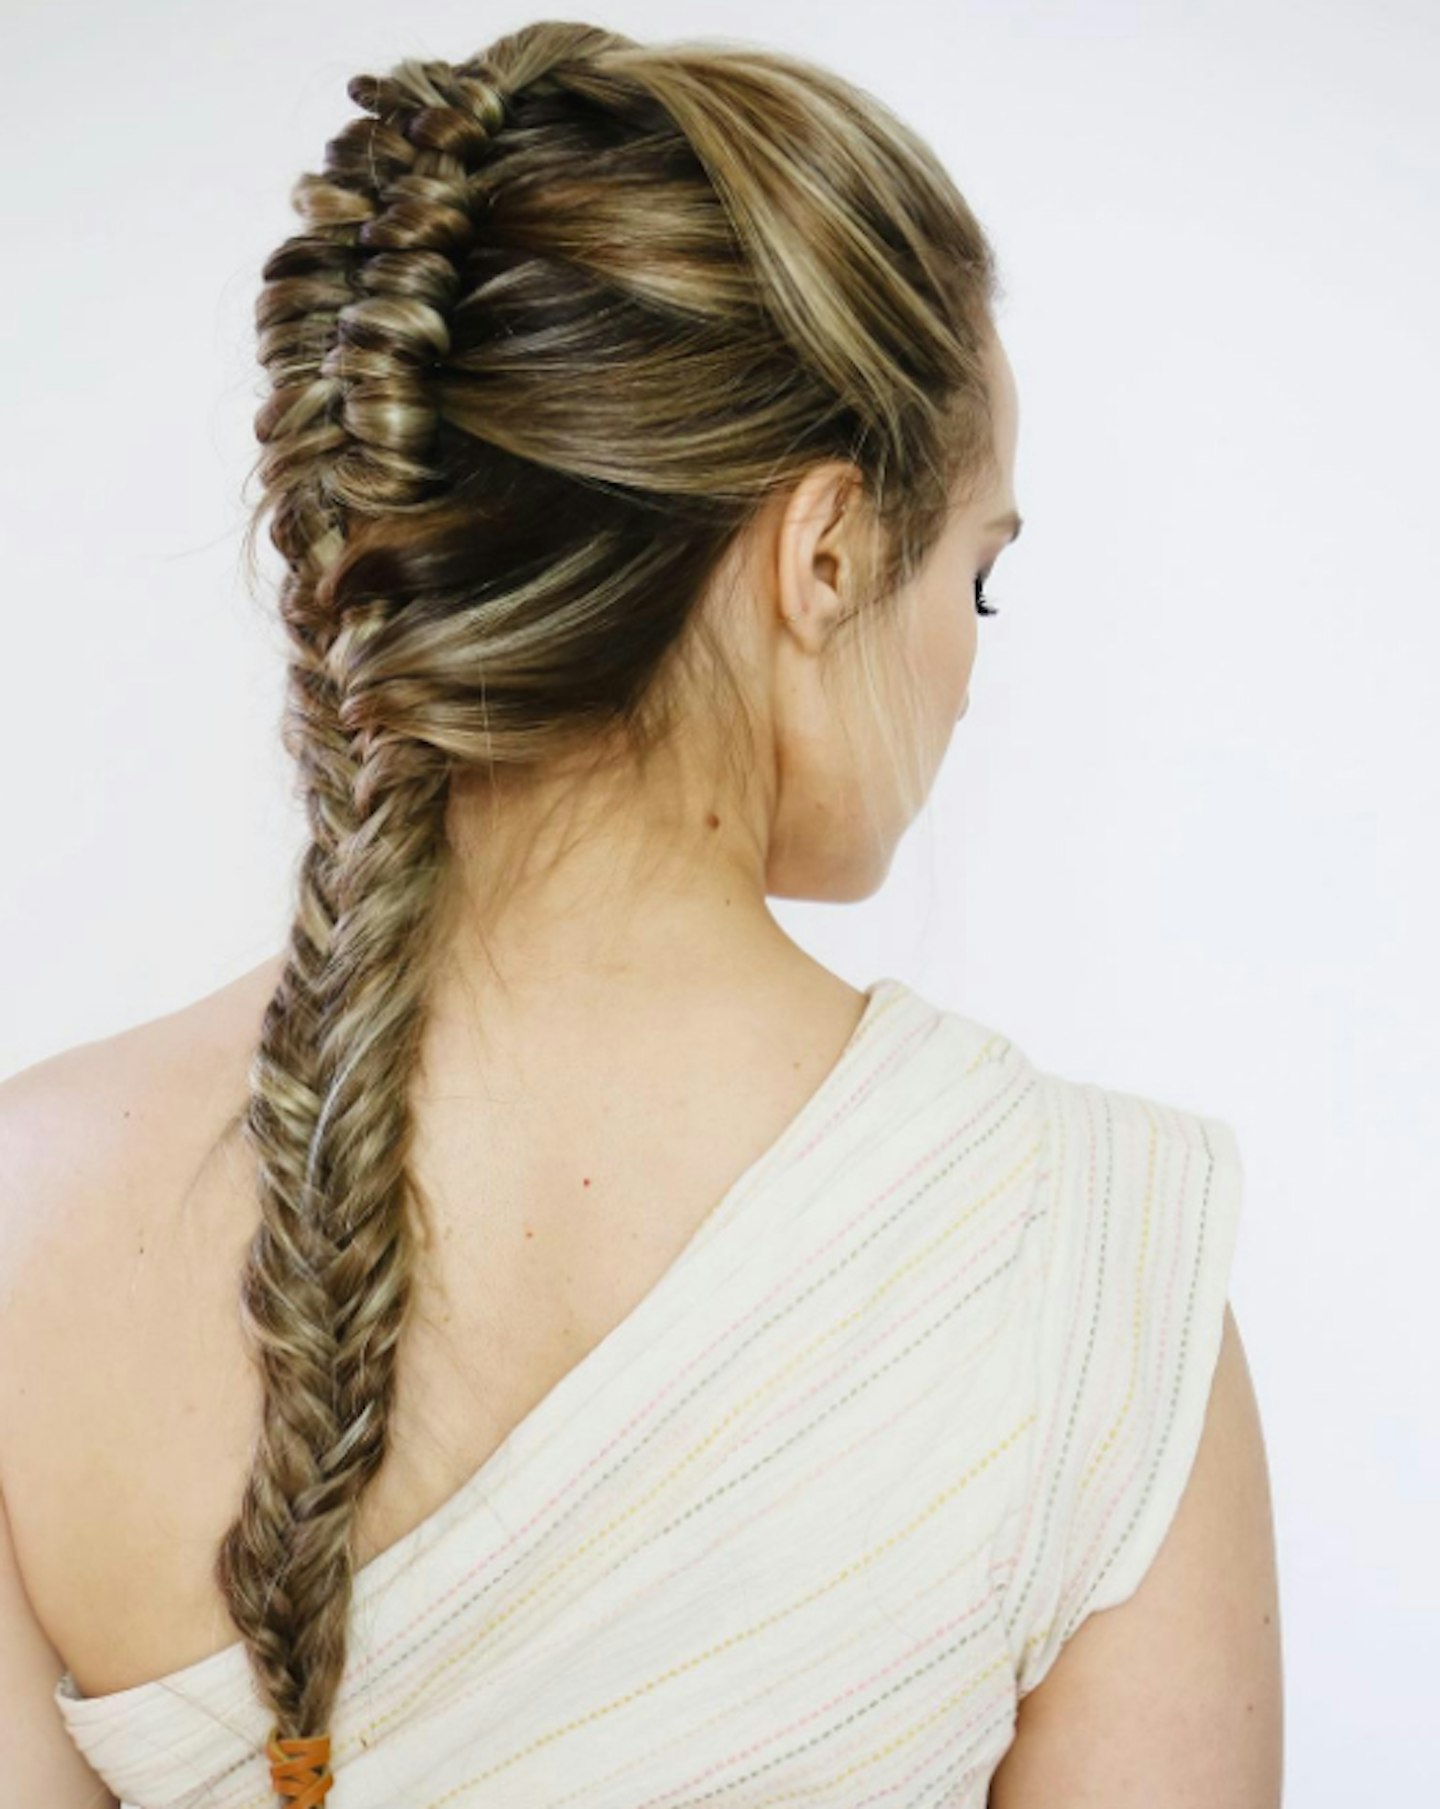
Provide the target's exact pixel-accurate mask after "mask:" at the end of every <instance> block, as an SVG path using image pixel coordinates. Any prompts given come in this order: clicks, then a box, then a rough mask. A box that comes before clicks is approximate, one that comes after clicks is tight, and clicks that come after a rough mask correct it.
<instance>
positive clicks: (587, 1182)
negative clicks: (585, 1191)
mask: <svg viewBox="0 0 1440 1809" xmlns="http://www.w3.org/2000/svg"><path fill="white" fill-rule="evenodd" d="M584 1184H585V1186H586V1187H588V1186H589V1185H590V1177H589V1175H586V1176H585V1177H584Z"/></svg>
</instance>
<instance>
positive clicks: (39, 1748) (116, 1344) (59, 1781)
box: [0, 957, 282, 1809]
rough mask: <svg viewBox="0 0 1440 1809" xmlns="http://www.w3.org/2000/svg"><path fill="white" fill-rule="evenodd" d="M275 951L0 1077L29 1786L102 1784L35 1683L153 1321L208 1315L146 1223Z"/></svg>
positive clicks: (231, 1092)
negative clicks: (171, 1003) (179, 1003)
mask: <svg viewBox="0 0 1440 1809" xmlns="http://www.w3.org/2000/svg"><path fill="white" fill-rule="evenodd" d="M281 959H282V958H280V957H277V958H275V959H274V960H273V961H270V962H266V963H264V964H263V965H261V966H260V967H257V968H253V969H251V970H250V972H249V973H247V974H244V975H242V976H241V977H240V978H239V979H238V980H236V981H233V982H231V983H230V984H229V985H228V986H226V987H223V988H221V989H220V990H219V991H217V992H215V993H212V994H210V995H208V996H207V997H205V998H202V999H199V1000H196V1001H195V1002H194V1003H193V1004H191V1005H187V1006H185V1007H183V1008H182V1009H181V1010H179V1011H175V1012H171V1013H167V1014H166V1015H165V1016H163V1017H159V1018H155V1019H153V1020H151V1021H149V1022H146V1023H143V1024H138V1025H135V1026H133V1027H132V1028H129V1029H126V1030H123V1031H121V1032H119V1033H117V1034H115V1035H111V1036H107V1037H103V1038H100V1039H98V1040H96V1041H94V1042H89V1043H83V1044H79V1045H77V1046H75V1047H73V1048H70V1049H66V1050H63V1051H62V1052H60V1053H59V1054H56V1055H52V1056H49V1057H46V1058H45V1059H44V1060H42V1061H39V1062H36V1063H33V1064H32V1065H31V1066H29V1067H27V1068H24V1069H22V1070H21V1071H20V1072H18V1073H16V1074H12V1075H11V1076H9V1077H8V1078H7V1079H6V1080H4V1081H3V1082H0V1750H3V1751H4V1752H5V1753H6V1756H7V1766H8V1770H7V1778H10V1780H11V1781H12V1782H13V1783H15V1784H17V1785H18V1786H20V1795H21V1796H23V1798H24V1800H25V1801H27V1802H29V1801H34V1802H40V1801H44V1802H47V1803H53V1804H56V1805H57V1806H62V1805H66V1804H74V1805H76V1806H77V1809H78V1806H79V1805H80V1804H86V1805H89V1806H90V1809H97V1806H98V1805H100V1804H102V1803H106V1804H114V1803H115V1800H116V1799H115V1798H114V1796H113V1795H112V1794H111V1793H110V1792H109V1791H108V1790H107V1789H106V1788H105V1787H104V1785H103V1784H102V1783H101V1781H100V1779H99V1778H98V1777H97V1776H96V1774H95V1773H94V1772H93V1771H92V1770H91V1769H90V1768H89V1766H88V1765H86V1764H85V1763H84V1761H83V1760H82V1758H81V1756H80V1754H79V1752H78V1751H77V1750H76V1749H75V1748H74V1747H73V1746H72V1744H71V1743H70V1741H69V1740H68V1739H67V1738H66V1736H65V1731H64V1728H63V1727H62V1725H61V1722H60V1719H59V1717H58V1716H57V1715H56V1714H55V1712H54V1709H53V1705H52V1701H51V1698H52V1694H53V1692H54V1689H55V1686H56V1685H57V1683H58V1682H59V1680H60V1676H61V1673H62V1670H63V1669H64V1660H63V1659H62V1656H61V1654H62V1652H65V1651H67V1650H69V1649H70V1648H71V1644H72V1635H73V1633H74V1629H75V1626H76V1624H77V1617H78V1619H79V1621H80V1622H81V1623H83V1620H84V1617H85V1615H86V1613H88V1611H89V1607H90V1606H91V1605H92V1603H91V1599H90V1594H91V1589H92V1586H93V1585H94V1584H95V1580H96V1578H97V1577H98V1576H99V1575H100V1574H101V1571H100V1568H99V1567H98V1566H97V1552H98V1549H99V1547H100V1546H103V1544H104V1536H105V1535H106V1533H107V1532H108V1531H109V1530H110V1519H109V1516H108V1514H107V1513H106V1510H105V1505H104V1499H103V1495H104V1492H103V1491H98V1490H97V1489H96V1488H95V1487H94V1486H92V1485H93V1484H94V1483H95V1482H96V1480H97V1477H99V1476H102V1475H103V1476H111V1475H115V1474H123V1472H124V1468H125V1464H126V1461H127V1460H126V1456H125V1453H126V1451H127V1450H129V1451H132V1452H133V1450H134V1449H135V1448H136V1436H137V1434H136V1427H135V1417H136V1415H138V1414H140V1413H143V1412H144V1410H145V1408H146V1404H147V1401H149V1400H150V1399H151V1398H152V1395H153V1386H152V1384H153V1380H154V1376H155V1373H156V1371H155V1364H156V1360H157V1352H159V1351H160V1349H161V1346H162V1343H163V1340H164V1338H165V1337H166V1336H167V1335H169V1334H168V1332H167V1326H173V1323H174V1322H175V1321H177V1320H183V1319H184V1318H185V1317H186V1316H187V1315H188V1314H192V1313H193V1314H196V1315H198V1314H200V1313H203V1312H205V1311H207V1310H211V1311H212V1314H213V1308H212V1304H211V1300H210V1298H209V1296H207V1295H205V1294H204V1293H203V1291H202V1293H201V1296H200V1298H199V1300H198V1302H196V1303H193V1304H192V1303H190V1302H187V1301H185V1300H184V1299H176V1291H175V1289H174V1286H173V1281H174V1275H175V1267H174V1263H173V1258H167V1256H166V1254H165V1249H164V1246H165V1235H164V1233H165V1230H166V1225H167V1219H168V1221H169V1222H170V1223H171V1224H172V1225H173V1224H174V1223H175V1222H178V1221H179V1219H180V1217H181V1215H180V1214H178V1213H177V1210H176V1208H177V1201H179V1200H180V1199H181V1198H182V1197H183V1195H184V1194H185V1192H186V1190H187V1188H189V1187H190V1185H191V1183H192V1182H193V1180H194V1178H195V1175H196V1174H197V1172H199V1169H200V1167H201V1165H202V1164H203V1162H204V1161H205V1158H206V1155H207V1152H208V1151H209V1150H210V1148H211V1147H213V1146H214V1145H215V1143H216V1141H217V1138H219V1137H220V1136H221V1134H222V1133H223V1131H224V1128H225V1126H226V1124H227V1122H228V1121H229V1120H230V1119H231V1117H232V1116H233V1114H234V1113H235V1112H236V1110H237V1108H238V1107H240V1106H241V1105H243V1101H244V1099H245V1096H246V1078H247V1070H248V1060H249V1055H250V1052H251V1048H252V1047H253V1043H254V1039H255V1036H256V1035H257V1034H258V1031H259V1027H260V1022H261V1019H262V1016H263V1012H264V1004H265V1000H266V999H267V998H268V997H269V995H270V992H271V990H272V989H273V987H274V984H275V983H276V981H277V980H278V978H279V973H280V962H281ZM231 1198H234V1199H239V1198H243V1194H240V1193H238V1192H237V1191H236V1190H234V1189H231V1190H229V1192H228V1193H227V1191H226V1190H224V1189H211V1190H210V1191H209V1193H208V1196H207V1201H206V1208H205V1210H206V1213H207V1215H208V1220H207V1224H206V1226H205V1228H204V1232H203V1235H206V1236H208V1235H209V1232H210V1231H211V1230H212V1229H213V1225H214V1223H215V1221H216V1219H217V1218H219V1217H221V1216H224V1215H227V1214H229V1213H230V1210H231V1209H230V1207H229V1205H228V1204H225V1203H224V1202H226V1201H228V1200H229V1199H231ZM217 1202H220V1204H218V1205H217ZM236 1229H237V1233H238V1231H239V1225H238V1221H237V1223H236ZM147 1247H148V1260H147ZM185 1329H188V1328H185ZM193 1342H194V1341H193V1339H192V1340H191V1341H190V1347H191V1348H193ZM174 1367H175V1366H174V1364H173V1362H171V1364H170V1368H171V1370H172V1371H173V1369H174ZM147 1389H148V1390H150V1392H149V1393H147ZM97 1516H98V1519H97ZM77 1553H84V1554H85V1557H84V1559H83V1561H77V1558H76V1554H77ZM121 1568H122V1570H123V1569H124V1565H122V1566H121ZM77 1576H78V1579H79V1585H81V1586H82V1587H79V1588H78V1593H77V1589H76V1588H74V1587H72V1583H73V1581H74V1579H75V1578H76V1577H77ZM82 1598H83V1599H82ZM97 1599H102V1600H103V1596H102V1597H99V1598H97ZM117 1612H118V1613H120V1614H121V1618H120V1619H118V1620H117V1621H116V1624H117V1625H123V1624H124V1619H123V1604H121V1605H120V1607H119V1608H118V1609H117ZM12 1774H13V1776H12ZM17 1800H19V1799H18V1798H17Z"/></svg>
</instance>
